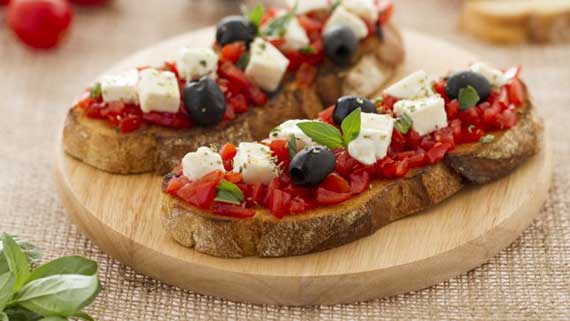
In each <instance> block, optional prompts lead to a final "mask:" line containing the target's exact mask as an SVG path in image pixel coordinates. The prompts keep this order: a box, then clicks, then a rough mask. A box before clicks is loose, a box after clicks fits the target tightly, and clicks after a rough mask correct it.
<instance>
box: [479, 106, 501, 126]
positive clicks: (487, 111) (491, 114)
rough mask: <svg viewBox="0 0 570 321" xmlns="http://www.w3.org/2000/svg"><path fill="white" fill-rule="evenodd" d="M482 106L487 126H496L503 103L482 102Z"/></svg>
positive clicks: (484, 121)
mask: <svg viewBox="0 0 570 321" xmlns="http://www.w3.org/2000/svg"><path fill="white" fill-rule="evenodd" d="M480 107H481V109H483V123H484V124H485V125H487V126H496V124H497V116H498V115H499V112H501V104H500V103H499V102H498V101H496V102H494V103H493V104H489V103H485V104H481V106H480Z"/></svg>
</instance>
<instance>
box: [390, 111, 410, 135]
mask: <svg viewBox="0 0 570 321" xmlns="http://www.w3.org/2000/svg"><path fill="white" fill-rule="evenodd" d="M412 125H413V121H412V118H411V117H410V115H408V114H407V113H403V114H402V115H400V117H398V119H397V120H396V121H395V122H394V127H395V128H396V130H397V131H399V132H400V133H401V134H407V133H408V132H409V131H410V129H411V128H412Z"/></svg>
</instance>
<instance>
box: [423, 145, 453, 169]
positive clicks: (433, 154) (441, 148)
mask: <svg viewBox="0 0 570 321" xmlns="http://www.w3.org/2000/svg"><path fill="white" fill-rule="evenodd" d="M450 149H451V145H449V144H447V143H440V142H438V143H435V145H434V146H433V147H432V148H431V149H430V150H428V152H427V154H426V157H427V159H428V161H429V163H430V164H435V163H437V162H439V161H440V160H442V159H443V157H444V156H445V153H446V152H447V151H448V150H450Z"/></svg>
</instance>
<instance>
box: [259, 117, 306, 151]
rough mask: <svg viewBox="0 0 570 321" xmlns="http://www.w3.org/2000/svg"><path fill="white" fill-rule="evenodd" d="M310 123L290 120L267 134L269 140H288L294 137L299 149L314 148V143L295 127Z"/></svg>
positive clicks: (301, 120) (304, 120) (302, 120)
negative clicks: (299, 144)
mask: <svg viewBox="0 0 570 321" xmlns="http://www.w3.org/2000/svg"><path fill="white" fill-rule="evenodd" d="M310 121H311V120H307V119H290V120H288V121H286V122H284V123H282V124H281V125H279V126H277V127H275V128H274V129H273V130H272V131H271V133H270V134H269V139H275V138H282V139H287V140H288V139H289V138H290V137H295V139H296V140H297V142H299V143H301V147H306V146H314V145H316V143H315V142H314V141H313V140H312V139H311V138H310V137H309V136H307V135H306V134H305V133H304V132H303V131H302V130H301V128H299V126H297V124H300V123H306V122H310Z"/></svg>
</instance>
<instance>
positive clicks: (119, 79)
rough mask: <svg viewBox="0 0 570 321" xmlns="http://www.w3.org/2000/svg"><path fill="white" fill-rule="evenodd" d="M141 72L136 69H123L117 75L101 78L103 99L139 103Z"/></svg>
mask: <svg viewBox="0 0 570 321" xmlns="http://www.w3.org/2000/svg"><path fill="white" fill-rule="evenodd" d="M138 82H139V72H138V71H137V70H136V69H130V70H126V71H123V72H121V73H118V74H115V75H106V76H103V77H102V78H101V82H100V83H101V92H102V95H103V101H105V102H113V101H121V102H124V103H129V104H137V103H138V94H137V83H138Z"/></svg>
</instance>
